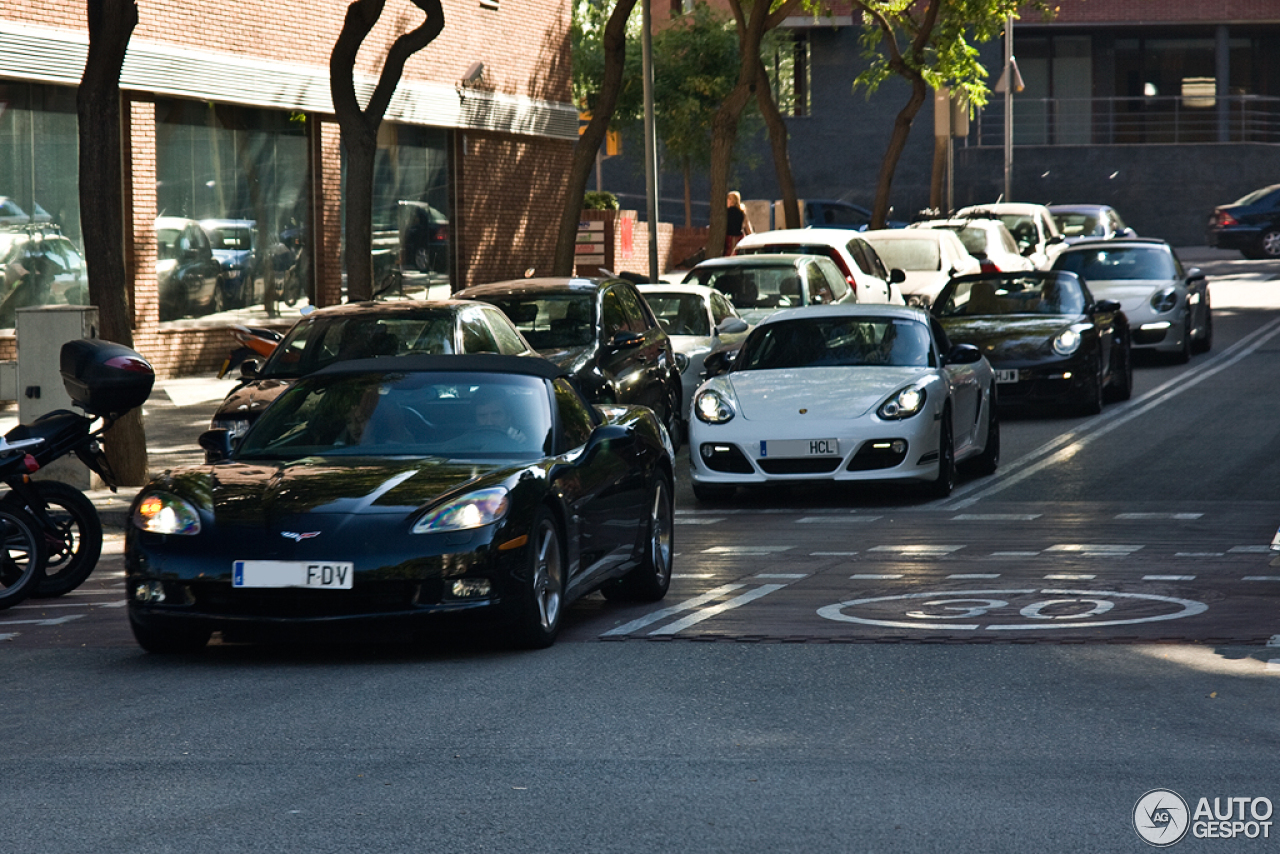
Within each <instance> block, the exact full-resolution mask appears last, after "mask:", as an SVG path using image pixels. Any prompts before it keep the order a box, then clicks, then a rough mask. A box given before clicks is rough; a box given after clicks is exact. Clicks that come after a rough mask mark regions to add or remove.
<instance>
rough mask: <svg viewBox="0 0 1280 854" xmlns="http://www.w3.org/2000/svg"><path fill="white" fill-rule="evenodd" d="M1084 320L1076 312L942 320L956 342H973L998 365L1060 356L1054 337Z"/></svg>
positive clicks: (948, 335)
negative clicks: (1053, 344) (1053, 345)
mask: <svg viewBox="0 0 1280 854" xmlns="http://www.w3.org/2000/svg"><path fill="white" fill-rule="evenodd" d="M1082 320H1083V318H1082V317H1079V316H1074V315H1020V316H1018V315H1015V316H1006V317H979V318H973V319H960V318H948V319H946V320H943V321H942V326H943V328H944V329H946V331H947V337H948V338H950V339H951V343H952V344H972V345H974V346H975V347H977V348H978V349H979V350H980V351H981V352H982V355H984V356H986V357H987V359H988V360H990V361H991V363H992V364H993V365H998V364H1000V363H1003V362H1015V361H1016V362H1026V361H1035V360H1039V359H1043V358H1056V357H1054V354H1053V348H1052V343H1051V342H1052V341H1053V337H1054V336H1055V335H1057V334H1058V333H1059V332H1061V331H1062V330H1063V329H1066V328H1067V327H1068V326H1071V325H1072V324H1073V323H1079V322H1081V321H1082Z"/></svg>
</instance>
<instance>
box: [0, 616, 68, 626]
mask: <svg viewBox="0 0 1280 854" xmlns="http://www.w3.org/2000/svg"><path fill="white" fill-rule="evenodd" d="M83 616H84V614H68V615H67V616H65V617H51V618H49V619H47V620H0V626H60V625H62V624H63V623H69V622H71V621H72V620H78V619H80V618H81V617H83Z"/></svg>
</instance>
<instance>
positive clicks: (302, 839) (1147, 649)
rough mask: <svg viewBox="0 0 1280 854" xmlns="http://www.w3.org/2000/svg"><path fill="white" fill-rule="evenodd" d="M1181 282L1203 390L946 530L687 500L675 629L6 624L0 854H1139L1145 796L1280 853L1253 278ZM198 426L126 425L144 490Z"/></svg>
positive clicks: (972, 503) (587, 616)
mask: <svg viewBox="0 0 1280 854" xmlns="http://www.w3.org/2000/svg"><path fill="white" fill-rule="evenodd" d="M1227 257H1229V256H1227ZM1211 265H1212V266H1211ZM1205 266H1206V268H1207V269H1209V271H1210V273H1211V276H1212V277H1213V278H1214V281H1215V286H1214V292H1213V300H1214V306H1215V325H1216V341H1215V346H1214V349H1213V351H1212V352H1211V353H1209V354H1206V355H1204V356H1198V357H1196V358H1195V359H1193V360H1192V362H1191V364H1190V365H1186V366H1177V365H1172V364H1167V363H1162V362H1158V361H1147V362H1146V363H1144V364H1143V365H1141V366H1140V367H1139V369H1138V372H1137V375H1136V379H1137V385H1136V388H1135V393H1134V396H1133V399H1132V400H1131V401H1129V402H1128V403H1125V404H1119V405H1110V406H1108V407H1107V409H1106V410H1105V411H1104V413H1103V414H1102V415H1100V416H1095V417H1093V418H1064V417H1020V418H1014V419H1010V420H1007V421H1006V422H1005V424H1004V430H1003V452H1004V453H1003V457H1004V458H1003V462H1002V465H1001V468H1000V471H999V472H998V473H997V474H996V475H995V476H993V477H989V478H981V479H976V480H968V481H963V482H962V483H961V485H960V488H959V489H958V490H957V491H956V493H955V495H953V496H952V498H950V499H948V500H947V501H944V502H930V501H926V500H923V499H921V498H920V497H918V496H917V495H914V494H912V493H910V492H908V491H903V490H897V489H887V488H864V489H856V490H855V489H850V490H830V489H820V488H818V489H815V488H800V489H795V490H786V491H777V490H775V491H771V492H769V493H767V494H754V495H742V496H741V497H739V498H738V499H736V500H734V501H731V502H725V503H717V504H711V505H700V504H697V503H696V502H695V501H694V500H693V497H692V494H691V492H690V490H689V487H688V484H687V481H686V480H685V479H684V478H683V477H681V478H680V482H679V483H678V485H677V499H678V506H679V511H678V513H679V515H678V517H677V522H678V524H677V529H676V534H677V552H678V555H677V559H676V578H675V579H674V581H673V585H672V590H671V592H670V594H669V595H668V597H667V599H666V600H664V601H663V602H662V603H659V604H657V605H648V606H626V607H620V606H617V605H614V604H612V603H606V602H605V601H604V600H603V599H601V598H600V597H598V596H593V597H589V598H588V599H586V600H583V601H581V602H579V603H577V604H576V605H574V606H573V607H572V608H571V609H570V611H569V613H568V616H567V621H566V625H565V631H564V635H563V636H562V639H561V642H560V643H558V644H557V646H555V647H553V648H552V649H550V650H547V651H543V652H538V653H513V652H509V651H506V650H504V649H502V648H501V647H500V646H498V645H496V644H494V643H492V642H490V641H489V639H487V638H484V637H466V638H456V639H449V640H443V639H438V640H435V641H432V642H428V643H425V644H423V645H420V646H416V647H413V648H408V649H406V648H385V647H351V646H345V645H334V644H322V643H316V644H310V645H301V646H293V647H276V648H270V647H267V648H264V647H253V646H235V645H220V644H214V645H211V646H210V648H209V649H207V650H206V651H205V653H204V654H203V655H200V656H192V657H180V658H164V657H154V656H147V655H145V654H143V653H141V652H140V651H139V650H137V648H136V647H134V645H133V644H132V641H131V638H130V637H129V634H128V630H127V627H126V626H125V621H124V613H123V609H122V608H121V607H120V605H121V604H122V603H121V575H120V562H119V557H118V555H116V556H108V557H107V558H106V559H104V561H103V563H102V565H101V566H100V568H99V570H98V571H97V572H95V574H94V577H93V578H91V579H90V581H89V582H88V583H87V584H86V585H85V586H84V587H82V588H81V589H80V590H78V591H76V594H73V595H72V596H70V597H64V598H63V599H61V600H51V601H43V602H32V603H29V604H27V605H24V606H21V607H19V608H15V609H12V610H10V611H8V612H5V613H4V614H3V615H0V638H4V640H3V641H0V656H2V657H3V660H4V661H5V663H6V665H7V672H8V674H9V676H10V678H9V679H7V680H6V681H5V684H4V686H3V688H2V689H0V707H2V708H3V709H4V710H5V711H6V712H8V714H6V715H4V718H3V720H4V723H3V724H0V733H2V734H3V738H4V743H5V745H6V750H5V751H4V752H3V754H0V773H3V774H4V778H5V779H6V781H8V782H9V786H8V787H7V797H6V803H7V806H8V814H9V819H10V820H9V821H7V822H4V823H3V824H0V851H15V852H27V851H32V852H36V851H39V852H43V851H50V852H55V851H56V852H77V851H95V852H99V851H112V852H113V851H122V852H123V851H128V852H149V851H178V850H181V851H263V850H285V851H330V850H333V851H337V850H350V849H356V850H377V851H384V850H385V851H401V850H403V851H410V850H412V851H419V850H424V849H426V850H441V851H459V852H463V851H500V852H504V851H539V852H540V851H556V852H564V851H571V852H579V851H582V852H587V851H590V852H597V851H600V852H613V851H617V852H650V851H667V850H682V851H697V852H704V851H705V852H720V851H724V852H784V851H785V852H790V851H795V852H802V851H803V852H814V851H904V852H916V851H948V852H952V851H984V852H986V851H1018V852H1026V851H1036V852H1041V851H1043V852H1048V851H1091V852H1092V851H1099V852H1102V851H1108V852H1109V851H1137V850H1144V849H1145V848H1146V844H1145V843H1144V842H1143V841H1142V840H1141V839H1140V838H1139V835H1138V833H1137V832H1136V831H1135V828H1134V821H1135V818H1134V811H1135V805H1136V804H1137V802H1138V801H1139V799H1140V798H1142V797H1143V795H1144V794H1145V793H1147V792H1149V791H1151V790H1154V789H1162V788H1167V789H1170V790H1172V791H1173V792H1175V793H1177V794H1178V795H1180V796H1181V798H1182V799H1183V800H1184V801H1185V803H1186V807H1187V809H1186V812H1185V813H1182V814H1179V813H1178V809H1177V804H1176V802H1174V801H1171V800H1165V801H1160V804H1161V806H1166V807H1167V806H1170V805H1172V809H1170V810H1167V812H1169V814H1170V815H1171V817H1172V825H1171V827H1172V829H1169V828H1165V827H1164V826H1163V825H1162V826H1161V828H1160V830H1161V831H1162V832H1164V833H1166V834H1171V833H1175V832H1176V831H1177V825H1178V822H1179V821H1181V822H1183V824H1184V825H1188V824H1189V825H1190V827H1191V829H1192V832H1191V833H1188V834H1187V836H1186V838H1184V839H1183V840H1182V841H1180V842H1178V843H1177V844H1176V849H1177V850H1187V851H1207V850H1213V851H1225V850H1263V849H1264V848H1274V846H1275V845H1276V842H1275V840H1274V839H1273V838H1271V837H1272V836H1274V834H1272V831H1273V830H1275V831H1276V832H1280V828H1272V827H1271V826H1269V825H1268V826H1266V827H1265V828H1264V827H1263V825H1264V824H1265V822H1266V821H1269V820H1271V819H1270V818H1269V817H1265V818H1264V817H1262V812H1263V808H1264V806H1268V808H1269V804H1270V803H1275V802H1280V765H1277V763H1276V762H1275V760H1274V755H1275V750H1276V748H1277V746H1280V724H1278V723H1277V717H1276V709H1277V688H1278V687H1280V681H1277V680H1278V678H1280V648H1277V647H1276V646H1268V644H1269V643H1274V644H1280V618H1278V617H1277V614H1276V612H1277V607H1276V606H1277V604H1280V567H1271V566H1270V563H1271V558H1270V555H1269V554H1267V549H1266V546H1267V543H1268V542H1269V540H1270V538H1271V535H1272V534H1273V533H1274V532H1275V530H1276V527H1277V525H1280V506H1277V502H1276V501H1275V494H1274V492H1275V487H1274V484H1275V483H1276V482H1277V479H1276V474H1277V472H1276V466H1277V465H1278V464H1280V463H1277V459H1278V458H1280V447H1278V445H1280V440H1278V438H1277V429H1276V426H1275V425H1276V424H1277V423H1280V395H1277V393H1276V392H1277V385H1278V384H1280V378H1278V373H1280V372H1277V370H1276V368H1277V364H1276V356H1277V354H1278V353H1280V268H1275V269H1273V268H1272V267H1269V266H1268V265H1264V264H1258V263H1256V262H1235V261H1226V260H1222V259H1216V258H1210V259H1209V263H1207V264H1205ZM1273 289H1274V293H1273ZM189 385H193V384H189ZM174 388H175V389H177V388H178V387H177V386H175V387H174ZM188 391H189V392H190V393H192V394H195V393H194V392H191V390H190V388H188ZM174 396H175V397H177V398H182V393H181V391H175V395H174ZM195 396H197V397H198V396H199V395H198V394H195ZM165 397H166V398H167V397H168V395H167V394H166V396H165ZM202 406H204V407H205V408H203V409H201V407H202ZM209 409H210V407H208V406H207V405H205V404H201V403H199V402H195V403H190V402H189V403H186V405H179V404H178V403H176V402H175V401H173V400H166V399H165V398H159V397H158V398H157V400H156V401H154V402H153V404H150V405H149V410H148V413H147V418H148V435H149V436H153V435H154V436H155V437H156V439H157V440H159V439H160V438H161V437H168V436H176V437H177V439H176V440H167V439H166V441H169V442H170V444H168V445H161V444H157V445H156V448H154V449H153V460H156V459H162V460H165V461H173V462H178V461H181V460H183V459H184V458H185V456H184V455H188V454H194V452H193V451H191V450H190V446H189V445H186V443H184V442H183V441H181V434H180V433H176V432H174V431H173V430H171V429H169V428H165V429H164V430H161V429H160V428H159V425H160V423H161V422H162V421H163V422H165V423H168V424H170V425H171V426H173V425H179V424H186V425H187V426H188V427H189V428H190V429H191V430H192V431H193V432H192V435H194V433H198V432H199V429H200V428H201V427H202V426H203V423H204V422H206V421H207V416H208V412H209ZM153 425H154V426H155V427H156V429H155V430H154V432H153V430H152V426H153ZM174 429H177V428H176V427H174ZM162 448H163V449H164V450H163V451H160V450H159V449H162ZM108 548H109V550H114V551H116V552H118V548H119V539H118V538H113V539H112V540H110V541H109V545H108ZM1158 797H1161V798H1166V797H1167V796H1164V795H1161V796H1158ZM1201 798H1204V799H1206V801H1205V802H1204V804H1203V807H1204V809H1208V810H1212V808H1213V806H1214V800H1215V798H1216V799H1218V809H1219V814H1220V816H1221V813H1222V811H1223V810H1226V809H1228V807H1229V805H1227V803H1226V802H1227V799H1229V798H1241V799H1246V800H1242V801H1236V802H1233V803H1234V805H1235V806H1234V807H1232V809H1235V810H1237V811H1239V810H1243V812H1244V816H1243V819H1240V820H1239V827H1238V828H1236V829H1233V826H1232V825H1231V824H1230V822H1228V824H1227V825H1225V830H1226V831H1227V832H1233V833H1235V834H1236V835H1237V836H1240V837H1243V836H1244V835H1246V834H1250V833H1252V834H1253V835H1256V836H1257V837H1258V838H1256V839H1249V838H1233V839H1230V840H1226V839H1201V838H1196V836H1195V834H1196V833H1200V834H1201V835H1203V834H1204V833H1206V832H1208V831H1209V830H1212V831H1213V832H1214V833H1220V832H1222V831H1223V830H1224V827H1223V826H1220V825H1216V824H1215V825H1213V826H1212V827H1210V825H1209V824H1208V823H1207V820H1206V818H1205V816H1204V814H1203V811H1202V812H1201V814H1200V815H1199V816H1196V815H1195V813H1196V811H1197V807H1199V806H1201V804H1200V799H1201ZM1263 798H1265V799H1268V800H1267V801H1266V802H1265V803H1264V801H1262V800H1260V799H1263ZM1150 803H1151V802H1150V801H1148V802H1146V806H1150ZM1250 810H1252V814H1251V813H1250ZM1155 816H1156V813H1155V812H1153V811H1150V810H1146V809H1145V808H1144V811H1143V812H1142V815H1141V816H1140V818H1139V821H1140V823H1142V824H1144V826H1146V827H1148V828H1149V827H1151V826H1152V823H1153V822H1154V821H1155V820H1156V819H1155ZM1232 818H1238V816H1234V815H1233V816H1232ZM1209 819H1210V820H1212V819H1213V816H1212V815H1210V816H1209ZM1196 821H1199V824H1196ZM1250 822H1253V823H1252V824H1251V823H1250ZM1276 822H1278V823H1280V819H1276ZM1149 832H1151V831H1149ZM1264 832H1265V833H1267V834H1268V837H1267V838H1262V834H1263V833H1264ZM1167 838H1168V837H1167V836H1166V837H1165V841H1167Z"/></svg>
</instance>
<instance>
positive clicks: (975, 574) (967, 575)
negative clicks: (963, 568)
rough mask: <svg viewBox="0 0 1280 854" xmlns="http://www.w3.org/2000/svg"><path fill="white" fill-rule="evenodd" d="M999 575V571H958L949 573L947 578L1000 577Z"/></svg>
mask: <svg viewBox="0 0 1280 854" xmlns="http://www.w3.org/2000/svg"><path fill="white" fill-rule="evenodd" d="M999 577H1000V573H998V572H957V573H953V574H951V575H948V576H947V578H955V579H961V578H999Z"/></svg>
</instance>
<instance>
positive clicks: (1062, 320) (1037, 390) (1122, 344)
mask: <svg viewBox="0 0 1280 854" xmlns="http://www.w3.org/2000/svg"><path fill="white" fill-rule="evenodd" d="M930 311H931V313H932V314H933V316H934V317H936V318H937V319H938V321H939V322H940V323H941V324H942V328H943V329H944V330H945V331H946V333H947V337H948V338H949V339H950V341H951V343H952V344H973V345H975V346H976V347H977V348H978V349H979V350H980V351H982V355H984V356H986V357H987V361H989V362H990V363H991V367H993V368H994V369H995V372H996V394H997V396H998V397H999V402H1000V404H1001V405H1006V406H1007V405H1024V404H1027V405H1044V404H1055V405H1056V404H1068V405H1073V406H1076V405H1078V406H1080V407H1082V408H1083V410H1084V411H1085V412H1087V413H1089V414H1096V413H1098V412H1101V411H1102V406H1103V403H1104V401H1105V400H1106V399H1107V398H1111V399H1113V400H1128V399H1129V397H1130V395H1131V394H1132V391H1133V359H1132V354H1131V350H1130V346H1131V341H1132V339H1131V335H1130V330H1129V321H1128V319H1127V318H1126V317H1125V314H1124V312H1123V311H1121V310H1120V303H1118V302H1115V301H1114V300H1099V299H1095V298H1094V296H1093V295H1092V294H1091V293H1089V288H1088V287H1087V286H1086V285H1085V283H1084V282H1083V281H1081V280H1080V278H1079V277H1078V276H1076V275H1075V274H1074V273H1067V272H1063V271H1056V270H1051V271H1038V270H1037V271H1024V272H1015V273H978V274H974V275H971V276H957V277H956V278H954V279H952V280H951V281H950V282H948V283H947V285H946V287H945V288H943V289H942V292H941V293H940V294H938V298H937V300H936V301H935V302H934V304H933V307H932V309H931V310H930Z"/></svg>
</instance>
